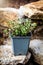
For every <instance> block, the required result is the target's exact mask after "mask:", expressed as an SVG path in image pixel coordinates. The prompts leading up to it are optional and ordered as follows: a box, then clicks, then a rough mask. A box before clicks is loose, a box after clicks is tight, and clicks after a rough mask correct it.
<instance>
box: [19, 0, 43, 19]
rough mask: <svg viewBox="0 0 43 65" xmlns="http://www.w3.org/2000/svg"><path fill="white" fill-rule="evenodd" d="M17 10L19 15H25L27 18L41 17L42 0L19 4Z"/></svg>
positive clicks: (42, 10) (42, 11)
mask: <svg viewBox="0 0 43 65" xmlns="http://www.w3.org/2000/svg"><path fill="white" fill-rule="evenodd" d="M20 11H21V12H20ZM19 12H20V14H21V16H23V15H25V16H28V17H29V18H34V19H43V1H37V2H33V3H30V4H27V5H24V6H21V7H20V9H19Z"/></svg>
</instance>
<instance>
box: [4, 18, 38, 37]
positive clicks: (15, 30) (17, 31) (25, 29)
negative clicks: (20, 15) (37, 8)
mask: <svg viewBox="0 0 43 65" xmlns="http://www.w3.org/2000/svg"><path fill="white" fill-rule="evenodd" d="M17 22H18V23H15V21H10V22H9V25H10V27H9V28H10V30H11V31H10V32H11V36H12V37H13V36H26V35H27V34H28V33H29V32H31V31H32V30H33V29H34V28H35V27H36V26H37V25H36V23H32V22H31V20H30V19H28V18H27V19H18V20H17ZM4 32H5V33H6V32H7V31H4Z"/></svg>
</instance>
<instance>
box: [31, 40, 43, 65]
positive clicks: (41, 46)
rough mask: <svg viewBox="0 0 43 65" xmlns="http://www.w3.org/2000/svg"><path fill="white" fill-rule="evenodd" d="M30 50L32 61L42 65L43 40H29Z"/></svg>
mask: <svg viewBox="0 0 43 65" xmlns="http://www.w3.org/2000/svg"><path fill="white" fill-rule="evenodd" d="M30 48H31V49H32V50H33V56H34V58H35V60H34V61H35V62H37V63H39V64H40V65H43V40H39V39H34V40H31V42H30Z"/></svg>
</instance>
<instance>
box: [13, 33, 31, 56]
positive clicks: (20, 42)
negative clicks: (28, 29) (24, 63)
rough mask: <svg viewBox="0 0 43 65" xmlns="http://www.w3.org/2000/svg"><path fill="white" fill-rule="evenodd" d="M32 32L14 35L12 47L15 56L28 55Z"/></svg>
mask: <svg viewBox="0 0 43 65" xmlns="http://www.w3.org/2000/svg"><path fill="white" fill-rule="evenodd" d="M30 39H31V34H30V35H29V36H23V37H21V36H17V37H12V48H13V53H14V55H15V56H17V55H26V54H27V51H28V48H29V44H30Z"/></svg>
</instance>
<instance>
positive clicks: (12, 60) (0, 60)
mask: <svg viewBox="0 0 43 65" xmlns="http://www.w3.org/2000/svg"><path fill="white" fill-rule="evenodd" d="M4 43H7V44H6V45H0V65H6V64H9V65H13V64H14V65H16V64H18V63H22V64H25V63H26V62H27V61H28V60H29V59H30V57H31V53H29V52H28V55H19V56H15V55H14V54H13V50H12V43H11V40H10V39H9V40H7V41H5V42H4Z"/></svg>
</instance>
